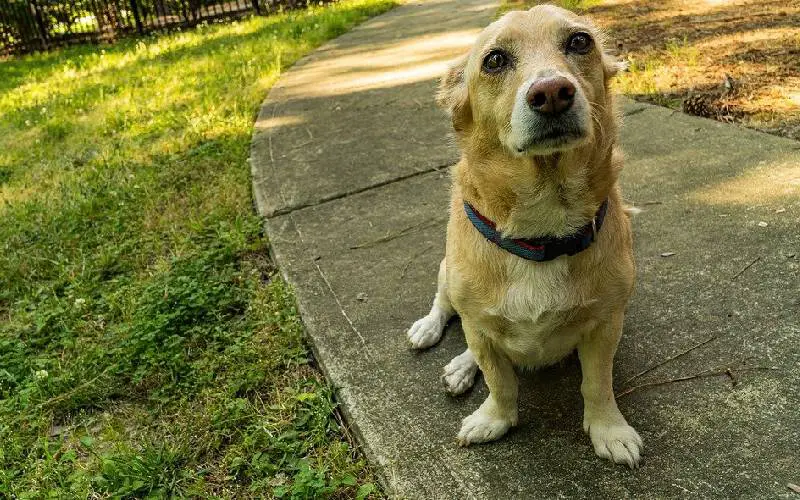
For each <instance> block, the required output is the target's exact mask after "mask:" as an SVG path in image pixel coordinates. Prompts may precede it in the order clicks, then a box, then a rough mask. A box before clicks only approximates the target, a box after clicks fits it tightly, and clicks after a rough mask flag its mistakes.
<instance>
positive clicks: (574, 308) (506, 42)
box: [407, 5, 643, 468]
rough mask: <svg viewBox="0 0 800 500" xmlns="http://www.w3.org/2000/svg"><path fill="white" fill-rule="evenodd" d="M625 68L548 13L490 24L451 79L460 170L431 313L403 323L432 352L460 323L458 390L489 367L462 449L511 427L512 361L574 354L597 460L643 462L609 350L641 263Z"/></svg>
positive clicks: (542, 362)
mask: <svg viewBox="0 0 800 500" xmlns="http://www.w3.org/2000/svg"><path fill="white" fill-rule="evenodd" d="M620 69H622V66H621V64H620V63H619V62H617V61H616V60H615V59H614V58H613V57H612V56H611V55H609V54H608V53H607V52H606V51H605V49H604V47H603V37H602V33H601V32H600V31H599V30H598V29H597V28H596V27H595V26H594V25H593V24H592V23H591V22H590V21H589V20H588V19H586V18H584V17H581V16H578V15H576V14H574V13H572V12H569V11H567V10H564V9H561V8H558V7H555V6H551V5H538V6H536V7H534V8H532V9H530V10H528V11H514V12H509V13H507V14H506V15H504V16H503V17H502V18H500V19H499V20H497V21H495V22H494V23H492V24H491V25H489V26H488V27H487V28H486V29H484V30H483V32H482V33H481V34H480V35H479V36H478V38H477V41H476V43H475V44H474V46H473V47H472V49H471V50H470V52H469V53H468V54H466V55H465V56H463V57H462V58H460V59H459V60H457V62H455V63H454V64H453V65H452V66H451V67H450V68H449V69H448V71H447V73H446V74H445V75H444V77H443V78H442V80H441V83H440V88H439V92H438V95H437V102H438V103H439V105H441V106H442V107H443V108H444V109H445V110H446V111H447V113H448V114H449V116H450V118H451V120H452V125H453V129H454V131H455V136H456V140H457V142H458V145H459V148H460V150H461V159H460V161H459V162H458V164H457V165H456V166H455V167H454V168H453V171H452V177H453V181H452V189H451V202H450V208H449V221H448V225H447V244H446V252H445V258H444V259H443V260H442V262H441V265H440V267H439V274H438V289H437V293H436V296H435V298H434V302H433V307H432V308H431V311H430V313H428V315H427V316H425V317H424V318H422V319H420V320H418V321H417V322H415V323H414V324H413V325H412V327H411V328H410V329H409V330H408V332H407V335H408V339H409V341H410V343H411V345H412V347H413V348H416V349H424V348H427V347H430V346H432V345H434V344H436V343H437V342H438V341H439V339H440V337H441V335H442V332H443V330H444V327H445V325H446V324H447V322H448V321H449V320H450V318H451V317H452V316H453V315H454V314H458V315H459V316H460V317H461V323H462V327H463V330H464V334H465V336H466V340H467V345H468V349H467V350H466V351H464V353H462V354H460V355H459V356H457V357H455V358H454V359H453V360H452V361H451V362H450V363H449V364H448V365H447V366H446V367H445V371H444V376H443V380H444V383H445V385H446V387H447V389H448V391H449V392H451V393H453V394H460V393H462V392H464V391H466V390H467V389H468V388H469V387H470V386H471V385H472V384H473V382H474V379H475V375H476V372H477V370H478V369H479V368H480V370H481V372H482V373H483V375H484V379H485V381H486V385H487V386H488V388H489V396H488V397H487V398H486V400H485V401H484V402H483V404H481V406H480V407H479V408H478V409H477V410H475V412H474V413H472V414H471V415H469V416H468V417H466V418H465V419H464V420H463V421H462V425H461V430H460V431H459V433H458V437H457V441H458V443H459V444H460V445H461V446H468V445H470V444H473V443H484V442H489V441H493V440H496V439H498V438H500V437H501V436H503V435H504V434H505V433H506V432H507V431H508V430H509V428H511V427H513V426H514V425H516V424H517V421H518V413H517V393H518V382H517V375H516V372H515V366H517V367H523V368H538V367H543V366H546V365H550V364H553V363H555V362H557V361H559V360H560V359H562V358H564V357H565V356H567V355H568V354H570V353H571V352H572V351H574V350H576V349H577V351H578V358H579V360H580V364H581V371H582V383H581V394H582V396H583V402H584V415H583V429H584V430H585V431H586V432H587V433H588V434H589V437H590V438H591V442H592V444H593V446H594V450H595V452H596V454H597V455H598V456H600V457H602V458H606V459H610V460H612V461H614V462H616V463H623V464H627V465H628V466H630V467H631V468H634V467H637V466H638V464H639V461H640V457H641V454H642V450H643V444H642V439H641V438H640V437H639V434H638V433H637V432H636V431H635V430H634V429H633V427H631V426H630V425H628V422H627V421H626V420H625V417H624V416H623V415H622V413H621V412H620V411H619V409H618V408H617V404H616V401H615V399H614V392H613V389H612V368H613V361H614V354H615V352H616V349H617V345H618V343H619V340H620V336H621V335H622V325H623V318H624V313H625V308H626V304H627V303H628V300H629V298H630V295H631V293H632V291H633V285H634V277H635V267H634V259H633V241H632V234H631V223H630V213H629V212H631V211H632V210H635V209H628V208H626V207H625V206H624V205H623V202H622V198H621V193H620V188H619V186H618V184H617V178H618V176H619V173H620V170H621V169H622V156H621V152H620V151H619V148H618V146H617V140H618V138H617V137H618V121H619V118H618V112H617V111H616V108H615V104H614V99H613V96H612V94H611V92H610V88H609V86H610V82H611V80H612V77H613V76H614V75H615V74H616V73H617V72H618V71H619V70H620Z"/></svg>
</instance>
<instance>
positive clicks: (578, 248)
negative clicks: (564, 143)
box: [464, 199, 608, 262]
mask: <svg viewBox="0 0 800 500" xmlns="http://www.w3.org/2000/svg"><path fill="white" fill-rule="evenodd" d="M607 210H608V199H606V200H605V201H603V204H602V205H600V208H598V209H597V212H596V213H595V214H594V217H593V218H592V220H591V221H589V223H588V224H586V225H585V226H583V227H582V228H580V229H579V230H578V232H576V233H575V234H572V235H570V236H566V237H564V238H553V237H544V238H534V239H513V238H506V237H504V236H503V235H502V234H500V231H498V230H497V229H496V226H495V223H494V222H492V221H491V220H489V219H487V218H486V217H484V216H483V215H481V214H480V213H479V212H478V211H477V210H475V207H473V206H472V205H470V204H469V203H467V202H466V201H464V211H465V212H466V213H467V217H468V218H469V220H470V222H472V225H473V226H475V229H477V230H478V231H479V232H480V233H481V234H482V235H483V236H484V237H485V238H486V239H487V240H489V241H491V242H492V243H494V244H495V245H497V246H499V247H500V248H502V249H503V250H506V251H508V252H511V253H513V254H514V255H516V256H518V257H522V258H523V259H527V260H534V261H537V262H543V261H547V260H553V259H555V258H556V257H560V256H561V255H575V254H576V253H579V252H582V251H584V250H586V249H587V248H589V246H591V244H592V242H593V241H594V239H595V236H596V235H597V232H598V231H600V228H601V227H602V226H603V219H605V217H606V211H607Z"/></svg>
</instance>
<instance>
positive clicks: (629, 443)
mask: <svg viewBox="0 0 800 500" xmlns="http://www.w3.org/2000/svg"><path fill="white" fill-rule="evenodd" d="M588 432H589V437H590V438H591V439H592V445H593V446H594V452H595V453H596V454H597V456H598V457H600V458H605V459H608V460H611V461H613V462H615V463H618V464H627V465H628V467H630V468H631V469H635V468H636V467H638V466H639V459H640V458H641V456H642V450H644V443H642V438H641V437H639V434H638V433H637V432H636V430H635V429H634V428H633V427H631V426H630V425H628V424H626V423H624V422H623V423H615V424H606V423H603V422H591V423H589V424H588Z"/></svg>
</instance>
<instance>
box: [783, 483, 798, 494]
mask: <svg viewBox="0 0 800 500" xmlns="http://www.w3.org/2000/svg"><path fill="white" fill-rule="evenodd" d="M786 487H787V488H789V489H790V490H792V491H794V492H795V493H800V486H797V485H796V484H794V483H786Z"/></svg>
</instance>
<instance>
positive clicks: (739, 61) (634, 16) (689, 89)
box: [507, 0, 800, 139]
mask: <svg viewBox="0 0 800 500" xmlns="http://www.w3.org/2000/svg"><path fill="white" fill-rule="evenodd" d="M536 3H543V2H538V1H532V0H527V1H515V2H508V3H507V8H524V7H525V6H526V5H533V4H536ZM553 3H559V4H561V5H563V6H565V7H568V8H572V9H573V10H576V11H578V12H581V13H585V14H588V15H589V16H591V17H592V18H593V19H594V20H595V21H596V22H597V24H599V25H600V26H602V27H603V28H604V29H606V30H607V31H608V33H609V39H610V40H611V41H612V43H614V44H615V47H614V48H615V50H616V52H617V53H618V54H619V56H620V57H621V58H623V59H627V60H628V61H630V63H631V66H630V71H629V72H628V73H626V74H624V75H622V76H621V77H620V78H619V82H618V85H619V90H620V91H621V92H623V93H626V94H629V95H631V96H632V97H634V98H636V99H640V100H645V101H648V102H653V103H656V104H661V105H666V106H670V107H674V108H678V109H680V108H681V103H682V102H683V101H684V100H685V99H686V98H687V97H690V96H703V99H704V101H705V102H706V103H707V106H705V107H704V109H703V110H700V111H696V113H697V114H701V115H704V116H708V117H710V118H715V119H719V120H723V121H731V122H737V123H741V124H743V125H745V126H747V127H751V128H755V129H759V130H763V131H765V132H769V133H773V134H777V135H782V136H785V137H790V138H793V139H800V2H798V1H797V0H662V1H658V2H653V1H648V0H594V1H576V0H571V1H561V2H558V1H557V2H553ZM726 75H729V76H730V78H731V79H732V81H733V89H732V90H727V89H726V88H725V85H724V83H725V80H726Z"/></svg>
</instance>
